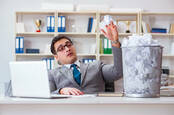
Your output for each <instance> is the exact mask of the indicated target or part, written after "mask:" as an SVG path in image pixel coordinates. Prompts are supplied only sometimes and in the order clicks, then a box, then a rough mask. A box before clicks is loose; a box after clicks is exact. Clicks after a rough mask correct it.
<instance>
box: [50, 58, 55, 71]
mask: <svg viewBox="0 0 174 115" xmlns="http://www.w3.org/2000/svg"><path fill="white" fill-rule="evenodd" d="M53 68H54V58H51V68H50V69H53Z"/></svg>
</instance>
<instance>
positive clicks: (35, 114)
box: [0, 97, 174, 115]
mask: <svg viewBox="0 0 174 115" xmlns="http://www.w3.org/2000/svg"><path fill="white" fill-rule="evenodd" d="M111 114H112V115H174V97H161V98H127V97H81V98H77V97H76V98H67V99H29V98H8V97H4V98H3V97H1V98H0V115H111Z"/></svg>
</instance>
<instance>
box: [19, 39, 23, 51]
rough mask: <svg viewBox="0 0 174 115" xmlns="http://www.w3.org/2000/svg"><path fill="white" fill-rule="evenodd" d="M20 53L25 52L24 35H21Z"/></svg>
mask: <svg viewBox="0 0 174 115" xmlns="http://www.w3.org/2000/svg"><path fill="white" fill-rule="evenodd" d="M19 41H20V42H19V44H20V45H19V53H24V37H19Z"/></svg>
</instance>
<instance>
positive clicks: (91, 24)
mask: <svg viewBox="0 0 174 115" xmlns="http://www.w3.org/2000/svg"><path fill="white" fill-rule="evenodd" d="M90 21H91V22H90V29H89V32H91V31H92V26H93V17H91V20H90Z"/></svg>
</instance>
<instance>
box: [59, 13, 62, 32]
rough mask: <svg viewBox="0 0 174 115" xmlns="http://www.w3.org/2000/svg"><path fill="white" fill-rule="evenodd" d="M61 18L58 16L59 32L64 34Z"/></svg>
mask: <svg viewBox="0 0 174 115" xmlns="http://www.w3.org/2000/svg"><path fill="white" fill-rule="evenodd" d="M61 25H62V24H61V17H60V16H58V32H62V31H61Z"/></svg>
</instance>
